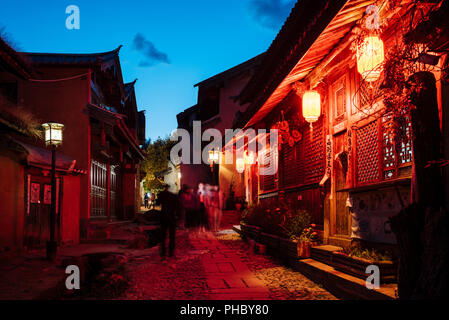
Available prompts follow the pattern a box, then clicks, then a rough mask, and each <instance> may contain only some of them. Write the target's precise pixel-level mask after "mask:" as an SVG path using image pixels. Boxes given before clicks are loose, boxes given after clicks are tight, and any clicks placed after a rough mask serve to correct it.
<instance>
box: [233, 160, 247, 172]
mask: <svg viewBox="0 0 449 320" xmlns="http://www.w3.org/2000/svg"><path fill="white" fill-rule="evenodd" d="M235 169H236V170H237V172H238V173H243V171H245V160H244V159H243V158H237V160H236V162H235Z"/></svg>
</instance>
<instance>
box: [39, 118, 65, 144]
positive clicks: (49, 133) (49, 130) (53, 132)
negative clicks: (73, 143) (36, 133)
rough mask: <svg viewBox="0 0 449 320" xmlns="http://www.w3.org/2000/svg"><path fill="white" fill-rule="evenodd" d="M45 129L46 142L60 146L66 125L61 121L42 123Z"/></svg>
mask: <svg viewBox="0 0 449 320" xmlns="http://www.w3.org/2000/svg"><path fill="white" fill-rule="evenodd" d="M42 127H43V128H44V131H45V144H46V145H55V146H58V145H60V144H61V143H62V130H63V129H64V125H63V124H60V123H54V122H50V123H44V124H43V125H42Z"/></svg>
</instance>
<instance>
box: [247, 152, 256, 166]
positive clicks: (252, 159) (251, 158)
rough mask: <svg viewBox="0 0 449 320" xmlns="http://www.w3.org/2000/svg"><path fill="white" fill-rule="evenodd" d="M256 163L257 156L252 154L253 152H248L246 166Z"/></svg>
mask: <svg viewBox="0 0 449 320" xmlns="http://www.w3.org/2000/svg"><path fill="white" fill-rule="evenodd" d="M255 163H256V155H255V154H254V152H252V151H250V152H247V153H246V154H245V164H247V165H250V166H251V165H253V164H255Z"/></svg>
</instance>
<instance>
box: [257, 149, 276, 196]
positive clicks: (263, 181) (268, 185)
mask: <svg viewBox="0 0 449 320" xmlns="http://www.w3.org/2000/svg"><path fill="white" fill-rule="evenodd" d="M271 156H272V155H271V153H270V152H267V153H266V157H267V158H270V157H271ZM271 160H272V161H277V157H275V160H273V158H272V159H271ZM268 166H269V164H268V163H267V165H266V166H265V168H267V167H268ZM259 181H260V191H261V192H269V191H274V190H276V188H277V172H276V174H271V175H267V174H263V171H261V170H259Z"/></svg>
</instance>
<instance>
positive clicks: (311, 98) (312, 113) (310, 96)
mask: <svg viewBox="0 0 449 320" xmlns="http://www.w3.org/2000/svg"><path fill="white" fill-rule="evenodd" d="M302 115H303V117H304V119H305V120H306V121H307V122H309V123H310V126H312V123H314V122H315V121H317V120H318V118H319V117H320V115H321V97H320V94H319V93H318V92H317V91H313V90H311V91H306V92H305V93H304V95H303V96H302Z"/></svg>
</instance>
